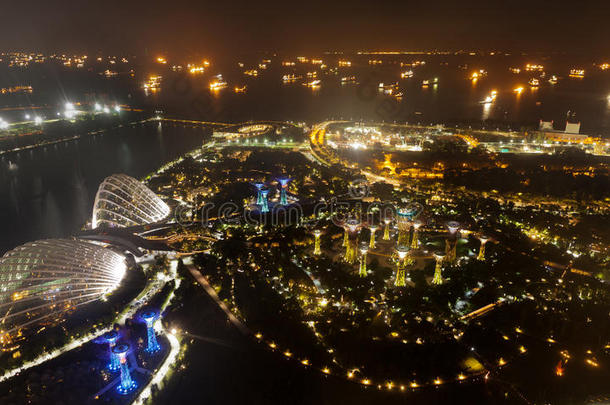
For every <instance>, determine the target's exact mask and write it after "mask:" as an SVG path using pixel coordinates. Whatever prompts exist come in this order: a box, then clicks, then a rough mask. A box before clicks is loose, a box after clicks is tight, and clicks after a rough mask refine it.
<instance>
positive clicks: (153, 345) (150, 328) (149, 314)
mask: <svg viewBox="0 0 610 405" xmlns="http://www.w3.org/2000/svg"><path fill="white" fill-rule="evenodd" d="M158 317H159V314H158V313H157V312H155V311H153V310H150V309H149V310H146V311H144V312H143V313H142V319H143V320H144V322H146V349H145V350H146V351H147V352H148V353H155V352H158V351H159V350H160V349H161V347H160V346H159V343H158V342H157V335H156V334H155V329H154V324H155V321H156V320H157V318H158Z"/></svg>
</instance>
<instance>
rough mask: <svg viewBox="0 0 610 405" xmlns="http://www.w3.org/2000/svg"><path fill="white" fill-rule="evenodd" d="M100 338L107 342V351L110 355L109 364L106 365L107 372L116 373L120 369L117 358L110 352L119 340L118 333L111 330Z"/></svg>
mask: <svg viewBox="0 0 610 405" xmlns="http://www.w3.org/2000/svg"><path fill="white" fill-rule="evenodd" d="M102 338H103V339H104V340H105V341H106V342H108V349H109V353H110V363H108V370H110V371H117V370H118V369H119V368H120V367H121V363H120V361H119V357H118V356H117V355H116V354H115V353H114V351H113V350H112V349H113V348H114V346H115V345H116V341H117V340H119V333H118V332H117V331H116V330H114V329H113V330H111V331H109V332H106V333H104V335H103V336H102Z"/></svg>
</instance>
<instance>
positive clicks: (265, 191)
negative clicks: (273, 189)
mask: <svg viewBox="0 0 610 405" xmlns="http://www.w3.org/2000/svg"><path fill="white" fill-rule="evenodd" d="M267 194H269V190H268V189H263V190H261V197H262V199H263V200H262V201H261V203H260V204H259V206H260V207H261V212H269V204H268V203H267Z"/></svg>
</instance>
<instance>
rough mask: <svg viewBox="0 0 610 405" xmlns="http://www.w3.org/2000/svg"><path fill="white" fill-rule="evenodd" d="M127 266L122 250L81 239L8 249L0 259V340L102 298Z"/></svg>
mask: <svg viewBox="0 0 610 405" xmlns="http://www.w3.org/2000/svg"><path fill="white" fill-rule="evenodd" d="M125 271H126V264H125V257H124V256H123V255H121V254H119V253H116V252H114V251H111V250H109V249H106V248H104V247H102V246H100V245H96V244H93V243H89V242H84V241H80V240H73V239H48V240H40V241H35V242H29V243H26V244H25V245H22V246H19V247H17V248H15V249H14V250H11V251H9V252H7V253H6V254H5V255H4V256H2V258H0V344H6V343H8V342H10V340H11V336H17V335H20V334H21V333H22V330H23V329H25V328H26V327H30V326H36V324H40V323H44V322H52V321H53V320H57V319H61V317H62V316H63V314H64V313H65V312H66V311H69V310H72V309H74V308H76V307H78V306H80V305H84V304H87V303H89V302H92V301H95V300H97V299H99V298H101V297H102V296H103V295H104V294H105V293H107V292H109V291H111V290H113V289H114V288H116V287H117V286H118V285H119V283H120V282H121V279H122V278H123V275H124V274H125Z"/></svg>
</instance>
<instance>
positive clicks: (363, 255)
mask: <svg viewBox="0 0 610 405" xmlns="http://www.w3.org/2000/svg"><path fill="white" fill-rule="evenodd" d="M368 251H369V248H368V246H367V245H366V243H362V244H361V245H360V270H359V271H358V275H359V276H360V277H366V275H367V273H366V256H367V253H368Z"/></svg>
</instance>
